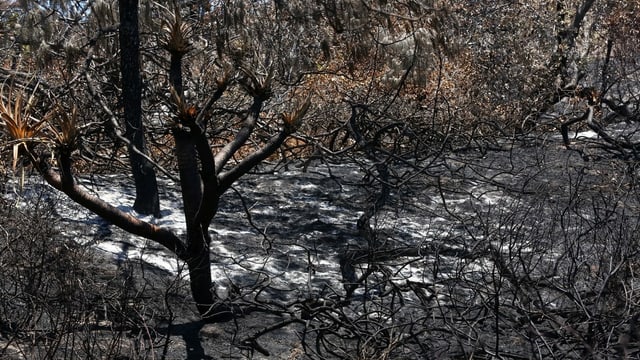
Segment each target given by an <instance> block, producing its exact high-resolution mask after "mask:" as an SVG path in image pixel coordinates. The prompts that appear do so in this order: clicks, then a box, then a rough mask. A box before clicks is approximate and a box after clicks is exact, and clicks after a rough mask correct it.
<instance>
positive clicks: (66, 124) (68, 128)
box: [49, 104, 78, 150]
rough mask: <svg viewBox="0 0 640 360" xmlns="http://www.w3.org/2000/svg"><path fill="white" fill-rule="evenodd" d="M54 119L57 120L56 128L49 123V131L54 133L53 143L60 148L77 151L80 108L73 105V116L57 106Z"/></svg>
mask: <svg viewBox="0 0 640 360" xmlns="http://www.w3.org/2000/svg"><path fill="white" fill-rule="evenodd" d="M53 114H54V118H55V119H56V125H57V126H54V125H53V124H52V123H51V122H49V129H51V132H52V133H53V139H52V140H53V141H55V143H56V145H58V146H59V147H60V148H64V149H67V150H73V149H75V147H76V145H77V143H76V141H77V139H78V127H77V124H78V108H77V107H76V106H75V104H74V105H73V108H72V109H71V114H70V115H69V114H68V111H66V110H65V109H63V108H62V107H61V106H60V105H57V106H56V108H55V109H54V110H53Z"/></svg>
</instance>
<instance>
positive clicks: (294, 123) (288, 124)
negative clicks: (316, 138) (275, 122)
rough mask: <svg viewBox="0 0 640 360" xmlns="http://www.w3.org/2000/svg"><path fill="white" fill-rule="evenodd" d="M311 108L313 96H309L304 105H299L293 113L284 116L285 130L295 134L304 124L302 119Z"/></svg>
mask: <svg viewBox="0 0 640 360" xmlns="http://www.w3.org/2000/svg"><path fill="white" fill-rule="evenodd" d="M310 106H311V95H309V96H307V98H306V99H305V101H304V102H303V103H302V104H299V105H298V106H297V107H296V109H295V110H294V111H292V112H285V113H283V114H282V121H284V126H285V130H286V131H287V132H288V133H294V132H295V131H296V130H298V128H299V127H300V125H301V124H302V118H303V117H304V116H305V115H306V113H307V111H309V107H310Z"/></svg>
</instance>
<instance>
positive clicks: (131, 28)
mask: <svg viewBox="0 0 640 360" xmlns="http://www.w3.org/2000/svg"><path fill="white" fill-rule="evenodd" d="M118 3H119V6H120V71H121V75H122V105H123V108H124V123H125V128H126V131H125V136H126V137H127V139H128V140H129V142H130V143H129V159H130V162H131V171H132V174H133V179H134V181H135V186H136V199H135V202H134V204H133V208H134V209H135V210H136V211H137V212H139V213H141V214H145V215H149V214H152V215H154V216H160V200H159V196H158V184H157V180H156V173H155V169H154V167H153V164H151V163H150V162H149V161H148V160H147V159H146V158H145V157H144V156H143V155H141V154H140V153H142V154H146V153H147V147H146V142H145V137H144V124H143V123H142V79H141V75H140V32H139V28H138V0H120V1H119V2H118ZM136 149H137V150H138V151H135V150H136Z"/></svg>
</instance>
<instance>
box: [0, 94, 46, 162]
mask: <svg viewBox="0 0 640 360" xmlns="http://www.w3.org/2000/svg"><path fill="white" fill-rule="evenodd" d="M36 88H37V86H36ZM13 93H14V91H13V89H12V88H10V89H9V94H8V95H6V96H5V93H4V86H3V87H2V88H1V89H0V126H2V128H4V131H5V132H6V133H7V134H8V135H9V137H10V138H11V139H12V140H13V141H12V146H13V168H14V169H15V167H16V164H17V162H18V158H19V154H20V149H25V150H26V149H27V145H28V144H29V143H32V142H42V141H43V139H42V138H40V135H41V134H42V132H41V130H42V128H43V127H44V126H45V125H46V123H47V121H48V120H49V118H50V116H48V115H45V116H44V117H43V118H42V119H40V120H38V119H36V118H34V117H33V116H31V109H32V108H33V104H34V102H35V89H34V92H33V93H32V94H31V95H30V96H29V98H28V99H27V103H26V104H24V105H23V101H24V96H25V95H24V93H23V92H18V93H17V94H16V95H15V100H14V101H13V104H12V103H11V97H12V95H13Z"/></svg>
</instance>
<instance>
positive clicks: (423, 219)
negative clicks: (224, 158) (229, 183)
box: [40, 137, 636, 359]
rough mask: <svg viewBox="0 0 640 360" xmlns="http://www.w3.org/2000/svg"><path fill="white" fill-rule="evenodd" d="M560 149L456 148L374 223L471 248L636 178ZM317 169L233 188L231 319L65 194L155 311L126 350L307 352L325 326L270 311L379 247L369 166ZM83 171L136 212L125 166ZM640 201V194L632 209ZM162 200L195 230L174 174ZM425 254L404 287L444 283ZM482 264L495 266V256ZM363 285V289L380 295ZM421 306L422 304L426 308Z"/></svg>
mask: <svg viewBox="0 0 640 360" xmlns="http://www.w3.org/2000/svg"><path fill="white" fill-rule="evenodd" d="M560 145H561V140H560V139H559V138H558V137H552V138H549V139H547V140H545V141H535V142H531V143H530V144H528V145H527V144H525V145H523V144H522V143H519V144H502V146H501V147H500V149H493V150H487V151H486V152H484V153H478V152H477V151H474V152H473V154H471V153H456V154H443V155H442V157H441V160H439V161H438V163H437V165H435V166H433V167H431V168H430V169H429V170H428V171H425V173H424V174H422V175H420V176H417V177H415V178H412V179H411V181H407V182H406V184H405V185H404V186H403V187H401V188H398V189H393V190H392V194H391V197H390V199H391V200H390V201H389V202H388V203H387V204H386V205H385V207H384V208H383V209H380V211H379V212H378V213H377V214H376V216H375V217H374V219H373V223H372V227H373V228H374V229H376V231H378V232H379V233H380V234H384V237H385V239H386V240H385V241H387V242H388V244H390V245H389V247H390V248H394V249H397V248H402V249H419V250H420V249H427V248H430V249H434V248H436V247H437V248H438V249H449V250H450V249H452V248H454V247H455V246H460V248H461V249H464V251H468V250H469V249H474V248H476V247H477V244H478V243H479V242H487V241H489V240H487V239H488V238H489V236H488V235H487V234H488V229H494V230H495V229H498V230H496V231H501V230H500V228H501V225H496V226H494V225H487V224H488V223H495V224H498V222H500V221H503V220H504V219H508V218H510V217H511V216H513V217H518V219H520V218H519V216H520V215H518V214H520V211H521V209H523V208H526V209H531V208H533V207H535V206H539V207H540V209H541V210H540V211H541V212H540V213H538V216H539V215H540V214H547V215H549V216H553V214H554V210H553V209H555V208H557V207H558V206H560V207H562V206H564V205H562V204H566V203H568V202H571V201H574V200H575V199H574V190H575V189H574V188H573V187H575V186H576V185H577V184H578V183H577V182H576V181H578V180H579V186H580V187H581V188H584V189H592V190H593V189H600V188H603V189H611V188H612V187H615V185H616V183H620V184H621V186H622V183H623V182H624V181H623V179H622V177H623V176H624V175H620V174H619V173H616V170H615V169H613V168H612V167H611V166H610V165H611V164H610V163H609V162H608V161H598V160H597V159H595V160H591V161H585V160H584V158H583V156H582V155H583V154H579V153H578V152H576V151H571V150H566V149H565V148H564V147H562V146H560ZM583 150H586V151H589V150H588V149H583ZM306 170H307V171H305V172H303V171H302V169H301V168H300V167H296V166H294V165H291V166H290V167H289V168H288V169H280V170H279V171H278V172H276V173H264V174H252V175H248V176H245V177H244V178H242V179H241V180H240V181H239V183H238V184H237V186H235V187H234V189H233V190H232V191H229V192H228V193H227V194H226V195H225V197H224V199H223V202H222V203H221V206H220V211H219V212H218V214H217V216H216V218H215V219H214V223H213V225H212V235H213V241H212V244H211V248H212V260H213V265H212V274H213V278H214V279H215V290H216V293H217V294H218V295H219V296H220V297H221V298H223V299H228V300H229V301H231V302H233V303H239V304H241V306H238V307H237V310H238V312H237V314H236V315H237V316H236V318H235V319H234V320H232V321H229V322H226V323H218V324H206V323H204V322H202V321H200V320H199V316H198V314H197V313H196V312H195V308H194V306H193V305H192V302H191V300H190V295H189V290H188V279H187V275H186V270H185V269H184V268H183V264H181V263H180V262H178V261H177V260H176V259H175V257H174V256H172V255H171V254H170V253H169V252H167V251H166V250H164V249H162V248H160V247H159V246H158V245H156V244H153V243H151V242H149V241H146V240H143V239H140V238H136V237H132V236H130V235H129V234H126V233H124V232H123V231H121V230H119V229H117V228H115V227H114V226H112V225H110V224H108V223H106V222H104V221H103V220H102V219H100V218H99V217H96V216H95V215H92V214H90V213H88V212H87V211H85V210H83V209H81V208H79V207H77V206H75V205H73V204H69V203H68V201H66V200H65V199H64V198H63V197H62V196H59V195H55V194H53V193H52V194H51V197H50V199H51V200H50V201H53V202H55V203H56V204H58V205H56V208H57V209H58V210H57V211H58V215H59V216H60V217H62V219H63V223H62V224H63V228H64V229H65V231H64V235H65V236H66V237H69V238H73V239H74V240H75V241H76V242H78V243H79V244H81V245H82V246H87V247H90V248H92V249H95V251H96V254H97V257H98V258H100V259H103V261H104V263H103V264H101V265H100V266H99V267H98V268H99V269H102V270H103V271H105V273H112V274H115V275H114V276H123V275H122V274H129V275H131V274H133V276H131V277H130V279H133V280H127V281H130V283H129V285H128V286H131V288H132V291H133V292H134V293H136V294H137V296H142V297H143V298H144V299H146V300H145V301H146V304H145V309H143V310H141V312H142V313H144V314H145V315H144V318H145V320H144V324H145V325H144V326H145V327H144V328H143V329H139V328H137V329H133V328H128V329H124V330H123V331H124V333H125V335H124V336H125V337H128V338H129V339H131V341H129V342H126V341H125V342H124V344H125V345H122V348H121V349H120V353H121V354H122V356H125V357H122V358H126V356H130V355H127V353H128V352H129V353H135V354H138V356H139V354H147V357H148V358H156V359H158V358H165V359H182V358H188V359H207V358H209V359H246V358H254V359H261V358H267V355H266V354H267V353H268V354H269V355H270V357H268V358H270V359H303V358H306V357H305V351H307V350H308V349H305V348H304V347H303V345H305V344H306V345H309V344H308V343H309V339H310V338H311V336H312V335H311V334H307V335H308V336H309V338H304V339H303V336H305V332H304V323H302V322H297V321H293V322H291V323H288V320H290V319H289V318H287V317H286V316H285V315H283V314H284V313H285V312H281V313H278V311H271V312H270V311H268V310H269V309H287V305H286V304H292V303H294V302H296V301H302V300H304V299H309V298H322V297H327V296H330V295H331V294H342V293H343V292H344V289H343V281H344V278H343V275H344V273H343V271H344V268H341V263H340V260H341V259H342V257H341V256H343V255H344V254H345V253H346V252H348V251H351V250H353V249H362V248H363V247H366V246H363V244H362V238H361V237H360V236H359V234H358V232H357V229H356V222H357V220H358V218H359V216H360V215H361V214H362V211H363V209H364V207H366V206H367V204H368V202H369V199H370V197H371V196H372V195H375V191H376V188H370V187H366V186H363V185H362V184H363V178H365V173H364V172H363V171H362V169H361V168H360V167H359V166H356V165H355V164H353V163H344V162H342V163H321V162H318V163H314V164H313V165H312V166H310V167H309V168H308V169H306ZM395 170H397V171H400V170H401V169H395ZM80 180H81V181H82V182H83V183H84V184H85V185H86V187H87V188H88V189H91V190H92V191H95V193H96V194H98V195H99V196H100V197H101V198H103V199H106V200H108V201H110V202H111V203H113V204H116V205H117V206H119V207H121V208H123V209H126V210H128V211H131V210H130V206H131V204H132V203H133V197H134V193H133V187H132V183H131V181H130V179H128V178H123V177H121V176H115V175H114V176H95V177H91V178H80ZM40 186H41V187H42V188H46V186H45V185H40ZM523 203H526V204H527V206H524V207H523V206H522V204H523ZM534 204H537V205H534ZM635 204H636V203H635V200H634V201H633V202H628V203H626V204H625V206H636V205H635ZM586 205H587V206H588V204H586ZM161 207H162V209H163V210H162V217H161V218H159V219H152V218H148V219H147V220H149V221H152V222H155V223H157V224H158V225H162V226H166V227H170V228H173V229H175V231H176V232H178V233H181V232H183V231H184V220H183V219H182V211H181V205H180V198H179V193H178V191H177V186H176V184H174V183H173V182H171V181H169V180H162V181H161ZM514 209H516V210H514ZM523 216H524V215H523ZM543 222H544V221H543V219H540V220H539V221H538V223H540V224H542V223H543ZM534 223H535V222H534ZM436 244H437V245H436ZM512 245H513V244H512ZM469 251H470V250H469ZM443 253H444V251H443ZM461 253H463V251H461ZM404 254H408V252H405V253H404ZM416 254H418V255H419V256H414V257H413V258H412V259H411V260H410V261H406V262H402V263H399V262H398V263H393V261H392V263H390V264H389V263H388V264H387V265H388V266H389V268H390V269H395V270H393V277H394V279H395V280H394V281H395V282H397V283H400V282H402V283H403V284H409V283H411V284H413V283H425V284H428V283H429V284H430V283H431V282H432V281H433V278H434V276H435V274H434V271H435V270H433V264H434V257H433V256H434V255H433V254H420V251H417V252H416ZM393 260H394V261H395V260H398V259H393ZM461 261H462V257H460V258H457V259H456V257H455V256H450V257H448V258H447V261H444V262H442V263H441V264H442V265H443V267H442V268H440V269H438V270H437V271H438V276H449V275H450V276H454V275H456V276H463V277H464V276H467V275H468V274H466V273H465V274H463V275H461V273H460V269H463V268H464V269H465V271H469V274H471V273H472V272H477V271H479V270H477V269H475V268H472V267H471V266H469V263H466V265H465V266H464V267H462V266H458V265H456V264H459V263H460V262H461ZM549 261H551V262H552V261H553V260H552V259H549ZM439 264H440V262H439ZM476 265H477V266H478V267H480V268H484V267H485V266H487V261H478V262H477V263H476ZM447 266H448V268H447ZM481 270H482V269H481ZM469 276H471V275H469ZM474 276H475V275H474ZM123 279H124V278H123ZM359 291H361V292H360V293H358V292H356V293H355V295H354V296H362V297H363V299H365V298H367V296H370V295H371V294H368V293H362V291H365V290H359ZM380 291H382V290H380ZM140 294H142V295H140ZM407 301H408V303H411V301H414V300H411V298H410V297H408V298H407ZM251 304H254V305H255V304H264V307H263V308H261V309H259V308H256V307H251V306H248V305H251ZM273 304H275V305H273ZM245 305H246V306H245ZM414 305H415V306H413V307H412V308H411V310H410V311H411V312H415V311H419V310H416V309H420V306H419V304H417V303H415V304H414ZM256 309H257V310H256ZM292 314H293V312H292ZM301 318H302V317H301ZM280 325H282V326H280ZM112 334H113V329H112V328H109V327H108V326H106V327H105V328H104V330H103V333H102V335H97V337H104V339H105V340H106V339H108V338H109V337H110V336H112ZM140 334H143V335H140ZM505 337H508V336H507V335H505ZM140 339H143V340H140ZM303 340H304V341H303ZM126 344H129V345H126ZM136 344H137V345H136ZM140 344H142V345H140ZM140 346H142V347H143V348H144V347H146V350H145V349H143V350H140ZM443 351H444V350H443ZM440 354H441V355H443V356H444V355H446V353H445V352H440ZM130 357H131V358H133V356H130ZM445 357H446V356H445ZM452 357H454V356H453V355H452ZM406 358H413V356H410V355H406Z"/></svg>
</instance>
